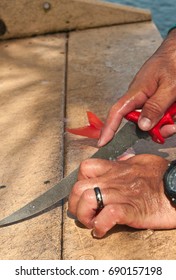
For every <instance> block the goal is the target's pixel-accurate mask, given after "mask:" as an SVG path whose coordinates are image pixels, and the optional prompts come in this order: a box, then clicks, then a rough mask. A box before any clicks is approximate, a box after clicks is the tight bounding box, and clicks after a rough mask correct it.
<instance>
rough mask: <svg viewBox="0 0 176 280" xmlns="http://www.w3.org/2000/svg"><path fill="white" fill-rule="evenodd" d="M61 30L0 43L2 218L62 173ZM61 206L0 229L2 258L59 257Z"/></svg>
mask: <svg viewBox="0 0 176 280" xmlns="http://www.w3.org/2000/svg"><path fill="white" fill-rule="evenodd" d="M65 43H66V38H65V35H64V34H60V35H53V36H45V37H42V36H41V37H36V38H31V39H24V40H11V41H6V42H5V41H4V42H1V43H0V135H1V145H0V161H1V168H0V185H1V186H2V185H4V186H6V187H4V188H0V209H1V211H0V217H1V219H2V218H3V217H5V216H6V215H8V214H10V213H12V212H13V211H15V210H17V209H18V208H20V207H22V206H23V205H25V204H26V203H27V202H30V201H31V200H33V199H34V198H35V197H37V196H38V195H40V194H41V193H43V192H45V191H46V190H47V189H49V188H50V187H51V186H52V185H53V184H55V183H56V182H58V180H60V179H61V178H62V173H63V116H64V79H65V78H64V75H65ZM61 220H62V219H61V209H60V208H57V209H55V210H52V211H50V212H49V213H46V214H43V215H41V216H39V217H37V218H35V219H32V220H28V221H25V222H22V223H20V224H16V225H12V226H9V227H5V228H0V236H1V238H0V259H60V255H61V243H60V240H61Z"/></svg>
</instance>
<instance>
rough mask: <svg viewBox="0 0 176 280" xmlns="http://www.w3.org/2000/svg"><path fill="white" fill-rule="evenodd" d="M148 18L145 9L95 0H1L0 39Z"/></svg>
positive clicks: (148, 15)
mask: <svg viewBox="0 0 176 280" xmlns="http://www.w3.org/2000/svg"><path fill="white" fill-rule="evenodd" d="M146 20H151V14H150V12H149V11H148V10H143V9H138V8H133V7H128V6H122V5H117V4H112V3H106V2H102V1H97V0H50V1H43V0H30V1H28V0H15V4H14V1H13V0H9V1H7V0H1V1H0V38H1V39H7V38H17V37H24V36H25V37H26V36H31V35H36V34H45V33H49V32H50V33H51V32H58V31H65V30H73V29H85V28H92V27H100V26H107V25H113V24H122V23H128V22H137V21H146Z"/></svg>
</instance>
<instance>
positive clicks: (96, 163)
mask: <svg viewBox="0 0 176 280" xmlns="http://www.w3.org/2000/svg"><path fill="white" fill-rule="evenodd" d="M167 166H168V161H167V160H165V159H163V158H161V157H159V156H155V155H147V154H145V155H137V156H132V155H128V156H125V157H122V158H121V160H118V161H115V162H114V161H108V160H102V159H88V160H86V161H83V162H82V164H81V166H80V170H79V174H78V181H77V183H76V184H75V185H74V186H73V189H72V191H71V194H70V197H69V211H70V212H71V213H72V214H73V215H75V216H76V217H77V218H78V220H79V221H80V222H81V223H82V224H84V225H85V226H86V227H87V228H89V229H93V236H94V237H97V238H101V237H103V236H104V235H105V234H106V233H107V232H108V231H109V230H110V229H111V228H112V227H113V226H115V225H116V224H125V225H128V226H131V227H134V228H138V229H145V228H147V229H171V228H175V227H176V209H175V207H173V206H172V205H171V203H170V201H169V200H168V198H167V197H166V195H165V193H164V187H163V174H164V173H165V170H166V169H167ZM97 186H98V187H99V188H100V189H101V193H102V197H103V202H104V208H103V209H102V210H101V212H99V213H97V211H96V209H97V201H96V196H95V192H94V188H95V187H97Z"/></svg>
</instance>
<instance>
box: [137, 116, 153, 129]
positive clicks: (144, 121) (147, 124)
mask: <svg viewBox="0 0 176 280" xmlns="http://www.w3.org/2000/svg"><path fill="white" fill-rule="evenodd" d="M151 126H152V122H151V120H150V119H148V118H145V117H143V118H141V119H139V127H140V128H141V129H142V130H150V128H151Z"/></svg>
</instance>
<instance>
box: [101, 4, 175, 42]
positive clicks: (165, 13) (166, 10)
mask: <svg viewBox="0 0 176 280" xmlns="http://www.w3.org/2000/svg"><path fill="white" fill-rule="evenodd" d="M106 2H112V3H119V4H124V5H130V6H135V7H139V8H145V9H150V11H151V12H152V18H153V21H154V22H155V24H156V26H157V27H158V29H159V31H160V33H161V35H162V36H163V37H165V36H166V34H167V32H168V30H169V28H170V27H171V26H172V25H174V24H176V0H106Z"/></svg>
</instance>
